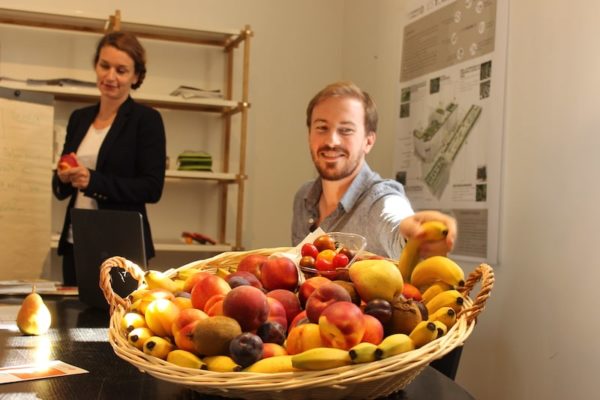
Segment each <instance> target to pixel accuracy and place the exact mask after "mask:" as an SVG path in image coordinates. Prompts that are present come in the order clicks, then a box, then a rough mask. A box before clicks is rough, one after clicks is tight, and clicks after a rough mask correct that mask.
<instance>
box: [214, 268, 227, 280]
mask: <svg viewBox="0 0 600 400" xmlns="http://www.w3.org/2000/svg"><path fill="white" fill-rule="evenodd" d="M229 274H230V272H229V270H228V269H226V268H217V271H216V272H215V275H217V276H219V277H221V278H223V279H225V278H227V275H229Z"/></svg>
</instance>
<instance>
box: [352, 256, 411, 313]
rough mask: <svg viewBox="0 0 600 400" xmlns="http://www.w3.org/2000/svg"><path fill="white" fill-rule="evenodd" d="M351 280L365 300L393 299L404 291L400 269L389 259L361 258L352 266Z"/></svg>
mask: <svg viewBox="0 0 600 400" xmlns="http://www.w3.org/2000/svg"><path fill="white" fill-rule="evenodd" d="M348 274H349V276H350V280H351V281H352V283H354V287H355V288H356V291H357V292H358V294H359V295H360V298H361V299H362V300H363V301H364V302H368V301H369V300H373V299H384V300H387V301H392V300H393V299H394V297H396V296H397V295H398V294H400V293H402V288H403V286H404V281H403V279H402V274H400V270H398V268H397V267H396V265H394V264H393V263H392V262H390V261H388V260H376V259H374V260H361V261H357V262H355V263H354V264H352V265H351V266H350V269H349V270H348Z"/></svg>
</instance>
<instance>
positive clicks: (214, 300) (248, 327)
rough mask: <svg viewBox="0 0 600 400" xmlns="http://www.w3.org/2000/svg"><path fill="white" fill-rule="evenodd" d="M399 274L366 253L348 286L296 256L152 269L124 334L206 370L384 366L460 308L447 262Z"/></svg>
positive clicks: (457, 277) (455, 277) (434, 260)
mask: <svg viewBox="0 0 600 400" xmlns="http://www.w3.org/2000/svg"><path fill="white" fill-rule="evenodd" d="M319 241H321V242H323V243H325V242H328V240H327V238H320V239H319ZM342 247H343V246H342ZM336 248H339V246H336ZM321 251H322V250H321ZM336 254H341V253H340V252H338V253H336ZM316 256H317V257H318V253H317V254H316ZM327 256H328V257H329V256H331V259H332V260H333V259H334V258H335V255H331V254H328V255H327ZM315 259H316V257H315ZM400 262H401V263H402V260H401V261H400ZM399 267H400V265H396V264H395V263H393V262H391V261H389V260H386V259H383V258H381V257H377V256H370V257H368V258H364V257H363V258H362V259H359V260H358V261H355V262H354V263H353V264H351V265H350V266H349V267H348V274H347V280H341V279H340V280H333V279H329V278H328V277H326V276H313V277H309V278H307V279H305V280H301V279H300V277H299V274H298V267H297V266H296V264H295V263H294V261H293V260H292V259H291V258H288V257H285V256H283V255H271V256H269V257H267V256H265V255H261V254H258V253H249V254H248V255H246V256H245V257H243V258H241V259H240V261H239V263H238V264H237V265H236V266H235V267H231V268H229V267H228V268H217V269H216V271H215V270H213V271H211V272H209V271H206V270H203V269H194V268H190V269H180V270H177V271H176V273H175V274H173V275H172V276H169V275H167V274H164V273H161V272H158V271H149V272H147V273H146V275H145V281H146V284H145V285H142V286H141V287H140V288H139V289H137V290H136V291H135V292H133V293H132V294H131V295H130V297H129V300H130V301H131V304H130V306H129V307H128V308H127V310H125V312H124V314H123V316H122V320H121V330H122V334H123V335H125V336H126V337H127V341H128V342H129V343H130V344H131V345H132V346H135V347H136V348H138V349H139V350H141V351H143V352H144V353H146V354H148V355H150V356H154V357H158V358H160V359H163V360H166V361H167V362H169V363H172V364H175V365H178V366H180V367H188V368H196V369H205V370H209V371H218V372H234V371H247V372H262V373H270V372H288V371H301V370H322V369H328V368H334V367H339V366H343V365H350V364H353V363H364V362H371V361H375V360H380V359H383V358H386V357H390V356H393V355H396V354H400V353H403V352H407V351H411V350H413V349H417V348H419V347H421V346H424V345H425V344H427V343H429V342H431V341H433V340H436V339H437V338H439V337H441V336H443V335H445V334H446V332H447V331H448V330H449V329H450V328H452V326H453V325H454V323H455V322H456V319H457V314H458V313H459V312H460V310H461V309H462V307H463V303H464V298H463V296H462V295H461V293H460V292H459V291H458V290H457V289H458V288H459V287H460V286H462V285H464V278H465V277H464V272H463V270H462V269H461V267H460V266H459V265H457V264H456V263H455V262H454V261H452V260H451V259H449V258H447V257H443V256H435V257H430V258H427V259H424V260H420V261H419V262H418V263H417V262H414V265H410V266H409V267H408V268H407V267H406V266H404V269H403V270H408V272H409V274H410V275H409V276H408V277H406V278H403V276H402V273H401V272H400V271H401V268H399Z"/></svg>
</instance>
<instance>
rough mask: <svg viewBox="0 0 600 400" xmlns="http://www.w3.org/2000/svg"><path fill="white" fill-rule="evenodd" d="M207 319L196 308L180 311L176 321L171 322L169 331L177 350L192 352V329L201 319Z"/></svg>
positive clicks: (193, 349)
mask: <svg viewBox="0 0 600 400" xmlns="http://www.w3.org/2000/svg"><path fill="white" fill-rule="evenodd" d="M204 318H208V315H207V314H206V313H205V312H204V311H201V310H198V309H197V308H186V309H185V310H181V312H180V313H179V315H178V316H177V319H175V321H174V322H173V326H172V328H171V330H172V331H173V339H174V341H175V344H176V345H177V347H178V348H180V349H182V350H187V351H190V352H194V351H195V348H194V342H193V341H192V337H193V336H194V327H195V326H196V324H197V323H198V321H200V320H201V319H204Z"/></svg>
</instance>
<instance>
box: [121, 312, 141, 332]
mask: <svg viewBox="0 0 600 400" xmlns="http://www.w3.org/2000/svg"><path fill="white" fill-rule="evenodd" d="M143 327H147V325H146V319H145V318H144V316H143V315H142V314H138V313H136V312H128V313H126V314H125V315H123V318H122V319H121V329H123V331H124V332H127V333H129V332H131V331H132V330H134V329H135V328H143Z"/></svg>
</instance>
